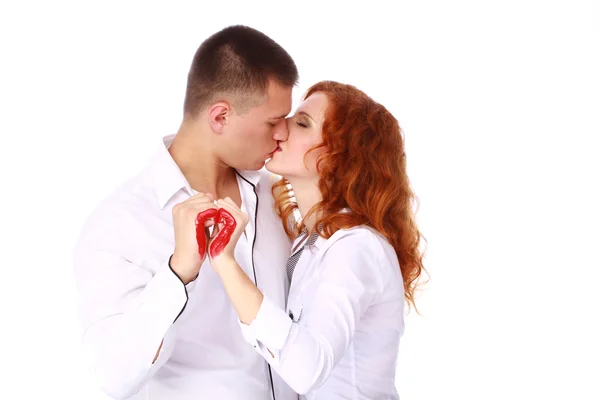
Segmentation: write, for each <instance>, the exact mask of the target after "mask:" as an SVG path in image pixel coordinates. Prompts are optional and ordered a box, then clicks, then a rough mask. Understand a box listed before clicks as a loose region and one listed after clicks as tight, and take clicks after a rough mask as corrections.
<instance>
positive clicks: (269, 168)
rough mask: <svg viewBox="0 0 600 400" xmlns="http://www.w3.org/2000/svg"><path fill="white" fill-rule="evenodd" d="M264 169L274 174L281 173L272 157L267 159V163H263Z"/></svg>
mask: <svg viewBox="0 0 600 400" xmlns="http://www.w3.org/2000/svg"><path fill="white" fill-rule="evenodd" d="M265 169H266V170H267V171H269V172H271V173H273V174H275V175H281V173H280V171H279V168H278V165H277V161H273V159H272V158H271V159H270V160H268V161H267V163H266V164H265Z"/></svg>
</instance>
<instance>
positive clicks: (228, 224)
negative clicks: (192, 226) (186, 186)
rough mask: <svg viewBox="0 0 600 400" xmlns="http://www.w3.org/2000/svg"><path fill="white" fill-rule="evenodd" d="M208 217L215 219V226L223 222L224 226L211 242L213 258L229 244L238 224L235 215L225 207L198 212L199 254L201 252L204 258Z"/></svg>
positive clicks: (210, 252) (201, 256) (210, 251)
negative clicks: (205, 225)
mask: <svg viewBox="0 0 600 400" xmlns="http://www.w3.org/2000/svg"><path fill="white" fill-rule="evenodd" d="M208 219H213V220H214V221H215V226H217V225H218V224H223V227H222V228H221V229H220V230H219V232H218V233H217V236H215V237H214V238H213V239H212V241H211V243H210V249H209V254H210V256H211V257H213V258H214V257H216V256H217V255H219V254H220V253H221V252H222V251H223V249H224V248H225V246H227V243H229V240H230V239H231V235H233V232H234V231H235V227H236V225H237V224H236V222H235V218H234V217H233V215H231V213H230V212H229V211H227V210H225V209H223V208H219V209H218V210H217V209H216V208H210V209H208V210H204V211H202V212H200V213H198V216H197V217H196V242H198V254H200V258H201V259H202V260H204V257H205V256H206V250H207V249H206V240H207V239H206V232H205V230H204V223H205V222H206V220H208Z"/></svg>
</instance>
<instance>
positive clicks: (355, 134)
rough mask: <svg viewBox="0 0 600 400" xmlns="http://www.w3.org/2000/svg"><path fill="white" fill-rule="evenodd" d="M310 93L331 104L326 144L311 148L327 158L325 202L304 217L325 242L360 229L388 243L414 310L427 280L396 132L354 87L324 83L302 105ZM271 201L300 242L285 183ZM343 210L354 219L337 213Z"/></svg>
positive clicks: (388, 117) (322, 162) (322, 165)
mask: <svg viewBox="0 0 600 400" xmlns="http://www.w3.org/2000/svg"><path fill="white" fill-rule="evenodd" d="M315 92H322V93H324V94H325V95H326V96H327V98H328V100H329V106H328V107H327V110H326V112H325V118H324V122H323V131H322V136H323V142H322V143H321V144H320V145H318V146H316V147H315V148H321V147H322V148H324V149H325V150H326V151H325V153H324V154H322V155H320V156H319V158H318V161H317V166H318V171H319V175H320V179H319V189H320V191H321V194H322V197H323V201H321V202H319V203H318V204H316V205H315V206H314V207H313V208H312V209H311V210H310V211H309V214H316V215H317V216H318V218H317V220H316V221H315V227H319V228H318V230H319V234H320V235H321V236H323V237H325V238H329V237H330V236H331V235H333V234H334V233H335V232H336V231H337V230H339V229H346V228H351V227H354V226H357V225H367V226H370V227H372V228H374V229H376V230H377V231H378V232H380V233H381V234H382V235H383V236H385V237H386V238H387V240H388V241H389V243H390V244H391V245H392V246H393V247H394V249H395V250H396V254H397V256H398V261H399V263H400V270H401V272H402V277H403V280H404V295H405V299H406V302H407V304H408V306H409V308H410V306H411V304H412V305H413V306H415V308H416V304H415V296H414V294H415V289H416V286H417V283H418V278H419V277H420V276H421V274H422V272H424V267H423V254H422V252H421V251H420V242H421V239H422V238H423V236H422V234H421V233H420V232H419V229H418V228H417V225H416V222H415V218H414V212H413V205H417V203H418V199H417V198H416V196H415V194H414V193H413V191H412V189H411V187H410V182H409V179H408V176H407V174H406V154H405V152H404V141H403V138H402V132H401V129H400V125H399V124H398V121H397V120H396V119H395V118H394V116H393V115H392V114H391V113H390V112H389V111H388V110H387V109H386V108H385V107H383V106H382V105H381V104H379V103H377V102H375V101H374V100H373V99H371V98H370V97H369V96H367V95H366V94H365V93H364V92H362V91H360V90H359V89H357V88H356V87H354V86H351V85H346V84H342V83H338V82H332V81H323V82H319V83H317V84H315V85H313V86H312V87H311V88H310V89H308V91H307V93H306V95H305V97H304V98H305V99H306V98H308V97H309V96H310V95H312V94H313V93H315ZM315 148H314V149H315ZM311 150H312V149H311ZM273 195H274V197H275V208H276V211H277V213H278V214H279V216H280V217H281V219H282V221H283V226H284V229H285V231H286V233H287V235H288V236H289V237H290V238H295V237H297V236H298V235H299V234H300V233H301V232H302V231H303V230H304V225H303V223H302V222H301V221H296V219H295V218H294V212H295V211H296V210H297V204H296V203H295V201H294V199H293V189H292V188H291V187H290V185H289V182H288V181H287V180H286V179H285V178H283V179H281V180H279V181H277V182H276V183H275V184H274V185H273ZM344 208H350V209H351V210H352V212H351V213H342V212H340V211H341V210H342V209H344ZM305 218H306V219H308V215H307V216H305ZM417 312H418V311H417Z"/></svg>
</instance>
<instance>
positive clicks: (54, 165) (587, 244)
mask: <svg viewBox="0 0 600 400" xmlns="http://www.w3.org/2000/svg"><path fill="white" fill-rule="evenodd" d="M1 4H2V5H1V6H0V41H1V47H0V57H1V63H0V69H1V70H0V106H1V109H0V124H1V125H0V133H1V134H2V144H3V145H2V146H1V150H0V174H1V178H2V179H1V185H2V189H3V193H2V195H1V196H0V201H1V207H0V213H1V215H0V230H1V234H2V240H1V242H0V243H1V252H0V257H1V258H0V260H1V262H0V274H1V276H0V296H1V298H0V300H1V301H0V307H1V313H0V318H1V319H0V321H1V322H2V328H1V329H0V335H1V338H0V343H1V346H0V382H1V383H0V398H1V399H46V398H55V397H56V398H60V399H92V400H93V399H96V400H100V399H103V398H104V397H103V395H102V394H100V393H99V392H98V391H97V389H96V388H95V386H94V385H93V383H92V380H91V378H90V377H89V376H88V375H87V371H86V369H85V366H83V365H82V362H81V358H80V353H79V347H78V346H79V332H78V326H77V322H76V320H75V298H74V295H75V291H74V282H73V277H72V262H71V251H72V246H73V244H74V242H75V240H76V237H77V235H78V231H79V229H80V227H81V225H82V223H83V222H84V220H85V218H86V217H87V215H88V214H89V212H90V211H91V210H92V209H93V208H94V207H95V205H96V204H97V203H98V202H99V201H100V200H101V199H102V198H103V197H104V196H106V195H108V194H109V193H110V191H111V190H113V188H114V187H116V186H117V184H119V183H120V182H122V181H123V180H124V179H126V178H128V177H129V176H131V175H133V174H135V173H136V172H138V171H139V170H140V169H141V168H142V167H143V166H144V165H145V163H146V161H147V160H148V158H149V157H150V155H151V153H152V151H153V150H154V149H155V148H156V146H157V144H158V141H159V139H160V137H161V136H163V135H166V134H170V133H173V132H175V131H176V129H177V128H178V124H179V122H180V118H181V114H182V103H183V95H184V88H185V79H186V74H187V70H188V68H189V64H190V62H191V59H192V56H193V53H194V51H195V50H196V48H197V46H198V45H199V44H200V42H201V41H202V40H203V39H205V38H206V37H207V36H209V35H210V34H212V33H214V32H216V31H217V30H219V29H221V28H222V27H224V26H226V25H229V24H233V23H244V24H248V25H250V26H253V27H255V28H257V29H259V30H262V31H263V32H265V33H267V34H268V35H270V36H272V37H273V38H274V39H275V40H276V41H278V42H279V43H280V44H281V45H283V46H284V47H285V48H286V49H287V50H288V51H289V53H290V54H291V55H292V57H293V58H294V59H295V60H296V62H297V65H298V68H299V70H300V74H301V82H300V87H299V88H298V90H297V91H296V92H295V94H294V100H295V105H297V104H298V100H299V99H300V96H301V95H302V92H303V91H304V90H305V89H306V88H307V87H308V86H309V85H310V84H312V83H315V82H316V81H318V80H322V79H334V80H338V81H342V82H347V83H351V84H354V85H356V86H358V87H359V88H361V89H363V90H364V91H366V92H367V93H368V94H370V95H371V96H372V97H374V98H375V99H376V100H378V101H380V102H381V103H383V104H384V105H385V106H386V107H388V108H389V109H390V110H391V111H392V112H393V113H394V115H395V116H396V117H397V118H398V119H399V121H400V124H401V126H402V128H403V130H404V132H405V135H406V147H407V153H408V158H409V173H410V175H411V177H412V181H413V185H414V189H415V190H416V192H417V194H418V195H419V197H420V199H421V208H420V211H419V217H418V218H419V223H420V227H421V229H422V231H423V233H424V234H425V235H426V237H427V239H428V248H427V258H426V266H427V268H428V270H429V272H430V274H431V281H430V283H429V285H428V286H427V287H426V290H425V291H424V292H423V294H422V295H421V297H420V299H419V305H420V308H421V313H422V314H423V316H418V315H416V314H411V315H409V316H408V317H407V331H406V335H405V336H404V338H403V340H402V345H401V349H400V361H399V366H398V371H397V376H398V378H397V381H398V388H399V391H400V393H401V397H402V399H403V400H425V399H428V400H429V399H431V400H433V399H436V400H437V399H461V400H466V399H477V400H479V399H486V400H487V399H578V400H583V399H600V387H599V386H600V385H599V384H598V382H599V379H600V346H599V345H598V341H599V339H600V329H599V319H600V312H599V310H598V308H599V306H600V298H599V295H598V292H599V289H598V287H599V285H600V280H599V278H600V275H599V273H598V270H599V269H600V256H599V249H600V244H599V239H600V234H599V226H600V225H599V222H600V221H599V220H600V218H599V216H600V213H599V211H598V210H599V206H600V201H599V200H600V198H599V196H598V193H597V192H598V187H599V181H600V179H599V177H598V175H599V172H600V166H599V163H600V162H599V158H598V156H597V154H596V153H597V151H598V142H599V140H598V136H599V135H600V121H599V117H600V27H599V25H600V18H599V12H600V6H599V5H598V2H597V1H596V2H592V1H575V0H568V1H539V2H534V1H502V2H500V1H497V2H492V1H470V2H469V1H453V2H450V1H438V2H432V1H420V2H416V1H414V2H409V1H402V2H395V3H394V4H396V5H395V8H394V9H392V7H391V6H390V5H389V4H392V2H391V1H390V2H389V4H388V3H387V2H380V1H367V2H363V3H357V5H355V6H354V5H352V6H351V5H348V4H347V3H345V2H339V3H337V2H335V3H334V2H328V1H324V0H323V1H319V2H308V1H296V2H293V3H287V2H285V3H284V2H272V3H269V2H245V3H244V4H239V5H236V4H233V3H232V2H216V1H210V2H206V1H203V2H201V1H195V2H186V3H183V2H178V1H169V2H166V1H165V2H161V5H158V4H157V3H154V2H132V1H119V2H116V1H115V2H106V1H103V2H91V1H88V2H83V1H79V2H73V3H72V4H69V3H67V2H64V1H63V2H41V1H39V2H25V1H18V2H17V1H13V2H11V1H3V2H2V3H1Z"/></svg>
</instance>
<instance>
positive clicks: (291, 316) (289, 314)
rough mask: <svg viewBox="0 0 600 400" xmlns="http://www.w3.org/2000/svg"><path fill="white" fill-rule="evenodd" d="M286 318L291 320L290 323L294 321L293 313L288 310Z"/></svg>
mask: <svg viewBox="0 0 600 400" xmlns="http://www.w3.org/2000/svg"><path fill="white" fill-rule="evenodd" d="M288 316H289V317H290V318H291V319H292V321H293V320H294V313H293V312H292V310H288Z"/></svg>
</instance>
